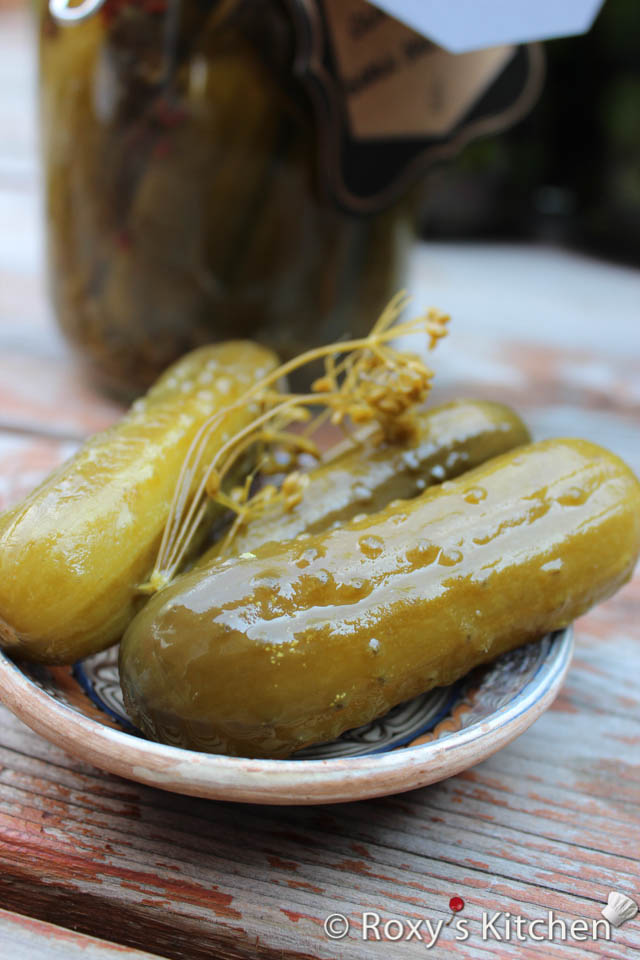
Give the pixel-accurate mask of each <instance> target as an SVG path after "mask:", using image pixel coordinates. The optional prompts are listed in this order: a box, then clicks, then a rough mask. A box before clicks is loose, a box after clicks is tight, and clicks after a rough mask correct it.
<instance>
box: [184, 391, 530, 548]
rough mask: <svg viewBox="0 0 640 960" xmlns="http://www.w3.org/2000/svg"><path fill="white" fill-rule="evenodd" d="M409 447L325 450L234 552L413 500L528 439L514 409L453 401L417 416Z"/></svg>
mask: <svg viewBox="0 0 640 960" xmlns="http://www.w3.org/2000/svg"><path fill="white" fill-rule="evenodd" d="M414 420H415V427H416V431H415V436H414V437H413V439H412V441H411V442H410V443H408V444H402V445H394V444H387V445H384V446H381V447H380V446H374V445H372V444H367V443H366V442H365V444H364V445H363V446H361V447H360V446H358V447H353V446H352V445H351V444H350V445H349V446H348V448H347V449H346V450H344V449H342V450H341V451H338V453H337V454H336V453H333V454H331V453H330V454H329V456H328V457H327V459H326V460H325V461H323V462H322V463H321V464H320V465H319V466H317V467H315V468H314V469H313V470H310V471H309V473H308V478H309V482H308V485H307V487H306V488H305V491H304V496H303V499H302V501H301V502H300V503H299V504H298V505H297V506H296V507H295V508H294V509H293V510H288V511H286V510H285V509H284V508H283V506H282V504H281V503H279V502H277V503H273V504H271V505H270V506H269V507H268V508H267V509H266V510H265V511H264V512H262V513H261V514H260V515H259V516H257V517H255V518H254V519H252V520H251V521H249V523H248V524H247V526H246V527H244V528H242V529H241V530H239V531H238V533H237V534H236V535H235V537H234V539H233V541H232V543H231V549H232V551H233V553H234V554H240V553H246V552H247V551H251V550H254V549H255V548H256V547H259V546H260V545H261V544H263V543H266V542H267V541H269V540H279V541H280V542H283V541H284V540H291V539H293V538H294V537H296V536H298V534H300V533H319V532H320V531H322V530H327V529H328V528H329V527H331V526H333V525H335V524H341V523H345V522H346V521H347V520H351V519H353V518H354V517H355V516H357V514H361V513H374V512H375V511H376V510H381V509H382V508H383V507H386V506H387V504H388V503H390V502H391V501H392V500H394V499H406V498H407V497H413V496H415V495H416V494H417V493H420V492H421V491H422V490H425V489H426V488H427V487H429V486H431V485H433V484H435V483H440V482H441V481H443V480H447V479H450V478H452V477H457V476H458V475H459V474H460V473H463V472H464V471H465V470H469V469H471V468H472V467H475V466H477V465H478V464H479V463H482V462H484V461H485V460H488V459H490V458H491V457H495V456H497V455H498V454H499V453H504V452H505V451H507V450H511V449H512V448H513V447H516V446H519V445H520V444H523V443H527V442H528V441H529V432H528V430H527V428H526V426H525V425H524V423H523V422H522V420H521V419H520V417H518V415H517V414H516V413H514V412H513V410H510V409H509V407H505V406H504V405H503V404H500V403H489V402H487V401H483V400H454V401H453V402H451V403H446V404H443V406H441V407H434V408H433V409H431V410H427V411H425V412H423V413H417V414H415V417H414ZM222 544H224V540H222V541H221V542H220V543H219V544H214V545H213V546H212V547H211V548H210V549H209V550H207V552H206V553H204V554H203V555H202V557H200V559H199V560H198V561H197V564H196V565H197V566H198V567H204V566H207V565H208V564H209V563H211V562H212V561H213V560H215V559H216V558H217V556H218V554H219V553H220V552H221V545H222Z"/></svg>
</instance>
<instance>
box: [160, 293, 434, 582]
mask: <svg viewBox="0 0 640 960" xmlns="http://www.w3.org/2000/svg"><path fill="white" fill-rule="evenodd" d="M407 303H408V297H407V295H406V294H405V293H400V294H398V295H397V296H396V297H394V298H393V300H392V301H391V302H390V303H389V305H388V306H387V308H386V309H385V310H384V312H383V313H382V315H381V316H380V318H379V319H378V321H377V323H376V324H375V326H374V327H373V329H372V330H371V333H370V334H369V335H368V336H367V337H364V338H360V339H357V340H347V341H344V342H338V343H332V344H329V345H327V346H324V347H318V348H316V349H314V350H309V351H307V352H306V353H303V354H301V355H300V356H299V357H296V358H295V359H293V360H290V361H289V362H288V363H285V364H283V365H282V366H280V367H279V368H278V369H277V370H275V371H273V372H272V373H270V374H269V375H268V376H266V377H265V378H264V379H263V380H261V381H260V382H259V383H257V384H255V385H254V386H253V387H252V388H251V389H250V390H248V391H247V393H246V394H244V396H242V397H241V398H240V399H239V400H237V401H236V402H235V403H234V404H232V405H231V406H230V407H227V408H225V409H224V410H221V411H219V412H218V413H216V414H214V415H213V416H212V417H210V418H209V420H208V421H207V422H206V423H205V424H203V426H202V427H201V428H200V430H199V431H198V433H197V434H196V436H195V438H194V440H193V442H192V444H191V447H190V449H189V451H188V453H187V456H186V458H185V462H184V464H183V467H182V471H181V473H180V477H179V479H178V483H177V486H176V491H175V494H174V497H173V502H172V505H171V511H170V514H169V520H168V522H167V525H166V527H165V531H164V535H163V538H162V543H161V545H160V550H159V552H158V557H157V560H156V564H155V567H154V570H153V573H152V574H151V577H150V578H149V580H148V582H147V583H146V584H144V585H143V586H142V587H141V590H143V591H144V592H148V593H153V592H155V591H157V590H159V589H161V588H162V587H163V586H165V585H166V584H168V583H169V582H170V581H171V580H172V578H173V577H174V576H175V574H176V572H177V570H178V569H179V568H180V565H181V563H182V561H183V559H184V556H185V554H186V553H187V551H188V549H189V547H190V545H191V543H192V541H193V538H194V537H195V535H196V533H197V530H198V527H199V526H200V524H201V522H202V520H203V517H204V514H205V511H206V508H207V503H208V501H209V499H213V500H215V501H216V502H217V503H220V504H221V505H222V506H224V507H226V508H228V509H229V510H231V511H233V513H234V514H235V520H234V522H233V524H232V525H231V528H230V530H229V532H228V534H227V545H228V544H229V543H230V542H231V540H232V539H233V537H234V536H235V533H236V532H237V530H238V529H239V527H240V526H241V525H243V524H245V523H246V522H247V521H248V519H249V518H251V519H255V518H256V517H259V515H260V514H261V513H262V512H263V511H264V510H265V509H266V507H267V506H269V505H271V504H273V502H274V501H275V500H280V501H281V503H282V506H283V509H285V510H292V509H295V507H296V506H297V505H298V503H300V501H301V500H302V497H303V496H304V489H305V486H306V484H307V482H308V478H307V477H306V476H305V474H304V473H302V472H300V471H299V470H297V469H295V468H294V469H290V472H289V473H288V474H287V476H286V477H285V479H284V481H283V483H282V484H281V486H280V487H279V488H278V487H277V486H276V485H274V484H267V485H266V486H263V487H262V489H261V490H259V491H258V492H257V493H256V494H253V495H252V481H253V475H250V476H249V477H247V478H246V479H245V482H244V483H243V484H242V485H240V486H231V488H229V482H228V481H229V475H230V473H231V472H232V470H233V467H234V466H235V465H236V464H237V463H238V461H239V459H240V458H241V457H242V456H243V454H245V453H246V452H247V451H248V450H249V448H253V447H255V445H256V444H259V445H260V446H261V447H262V448H263V449H264V450H265V451H266V452H267V453H266V454H265V456H268V454H269V452H273V451H274V450H275V449H277V450H278V451H280V452H282V451H286V452H287V454H288V464H289V466H290V467H291V466H295V464H296V462H297V458H298V456H299V455H300V454H303V453H304V454H310V455H311V456H313V457H315V458H319V457H320V451H319V449H318V448H317V446H316V443H315V441H314V439H313V436H314V434H315V433H317V430H318V429H319V427H320V426H321V425H322V424H324V423H326V422H327V421H329V422H331V423H332V424H334V425H337V426H338V427H340V428H341V429H342V430H343V431H344V432H345V434H346V436H347V437H349V438H350V439H351V440H352V442H354V443H357V442H359V441H358V438H357V437H356V435H355V434H354V433H353V432H352V430H351V427H350V424H355V425H357V426H360V425H363V424H369V425H371V427H372V430H371V431H370V432H369V439H370V440H371V442H375V443H381V442H383V441H387V442H399V441H401V440H406V439H408V438H409V437H410V436H411V434H412V433H413V430H414V422H413V416H412V411H413V410H414V408H415V407H416V406H419V405H421V404H423V403H424V401H425V400H426V398H427V396H428V394H429V392H430V390H431V384H432V380H433V376H434V373H433V370H431V368H430V367H428V366H427V365H426V364H425V363H424V362H423V360H421V359H420V357H419V356H417V355H415V354H412V353H409V352H407V351H405V350H401V349H399V348H398V347H394V346H393V345H392V341H394V340H397V339H398V338H399V337H406V336H409V335H412V334H413V335H415V334H421V335H423V336H426V337H427V341H428V342H427V345H428V348H429V349H433V347H435V346H436V344H437V343H438V341H439V340H440V339H441V338H442V337H444V336H445V335H446V333H447V324H448V323H449V316H448V315H447V314H443V313H441V312H440V311H439V310H436V309H431V310H429V311H428V312H427V313H426V314H425V315H423V316H420V317H416V318H415V319H413V320H408V321H404V322H399V319H398V318H399V317H400V315H401V313H402V312H403V310H404V309H405V308H406V306H407ZM319 358H320V359H323V360H324V365H325V372H324V375H323V376H322V377H320V378H319V379H317V380H316V381H315V382H314V383H313V384H312V387H311V392H310V393H308V394H284V395H283V394H282V393H280V392H279V391H278V389H277V385H278V383H279V381H281V380H282V379H283V378H284V377H286V376H287V375H288V374H289V373H291V371H292V370H296V369H298V368H300V367H303V366H305V365H306V364H308V363H311V362H312V361H316V360H318V359H319ZM250 403H251V404H254V405H256V404H257V405H258V406H259V408H260V410H261V412H260V414H259V415H258V416H257V417H256V418H255V419H254V420H253V421H252V423H250V424H249V425H248V426H246V427H244V428H243V429H241V430H239V431H238V432H237V433H236V434H234V436H232V437H231V438H230V439H229V440H228V441H227V442H226V443H225V444H224V445H223V446H222V447H221V448H220V449H219V450H218V452H217V453H216V455H215V456H214V457H213V459H212V461H211V462H210V463H209V464H208V466H207V469H206V470H205V472H204V476H203V477H202V479H201V481H200V483H199V484H198V486H197V488H196V490H195V493H194V494H193V496H191V491H192V489H193V485H194V478H195V476H196V475H198V474H199V473H200V469H201V467H202V461H203V458H204V456H205V452H206V447H207V441H208V439H209V437H210V436H211V434H212V433H213V432H214V431H215V430H217V429H218V428H219V427H220V426H221V424H222V423H223V422H224V419H225V418H226V417H228V416H229V415H230V414H231V413H232V412H233V411H234V410H237V409H239V408H242V407H245V406H246V405H247V404H250ZM296 423H301V424H303V428H302V429H301V430H291V429H290V428H291V427H292V425H294V424H296Z"/></svg>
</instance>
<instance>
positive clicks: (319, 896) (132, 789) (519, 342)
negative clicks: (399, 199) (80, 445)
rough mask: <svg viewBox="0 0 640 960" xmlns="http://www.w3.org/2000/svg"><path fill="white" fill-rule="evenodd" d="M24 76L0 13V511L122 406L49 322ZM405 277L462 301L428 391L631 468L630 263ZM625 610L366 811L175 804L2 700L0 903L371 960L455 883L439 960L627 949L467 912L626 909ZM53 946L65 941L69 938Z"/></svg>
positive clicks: (157, 947)
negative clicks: (527, 932) (392, 930)
mask: <svg viewBox="0 0 640 960" xmlns="http://www.w3.org/2000/svg"><path fill="white" fill-rule="evenodd" d="M33 87H34V84H33V49H32V47H31V46H30V32H29V27H28V24H27V18H26V16H25V14H24V13H20V12H4V13H2V14H1V15H0V506H6V505H8V504H9V503H12V502H15V501H16V500H17V499H19V498H20V497H21V496H23V495H24V493H26V492H27V490H28V489H30V488H31V487H32V486H33V485H35V484H36V483H37V482H38V481H39V480H40V479H41V478H42V477H43V476H44V475H45V474H46V473H47V472H48V471H49V470H50V469H51V468H52V467H54V466H56V465H57V464H58V463H60V462H61V460H62V459H64V458H65V457H66V456H68V455H69V454H70V453H71V452H72V451H73V449H75V445H76V444H77V442H78V441H79V439H81V438H82V437H83V436H85V435H86V434H87V433H89V432H91V431H93V430H95V429H99V428H100V427H102V426H105V425H107V424H108V423H110V422H112V420H113V418H114V417H115V416H116V415H117V413H118V408H117V407H116V406H114V405H113V404H110V403H109V402H108V401H106V400H105V399H104V398H102V397H100V396H98V395H97V394H96V393H95V392H94V391H93V389H92V388H91V386H90V385H89V384H88V383H87V382H86V381H85V380H84V379H83V377H82V375H81V373H80V371H79V368H78V366H77V364H76V362H75V360H74V358H73V357H72V356H71V355H70V353H69V352H68V350H67V349H66V347H65V346H64V344H63V342H62V340H61V338H60V337H59V335H58V334H57V333H56V331H55V329H54V327H53V326H52V324H51V317H50V312H49V308H48V306H47V302H46V292H45V290H46V284H45V282H44V279H43V267H42V249H43V244H42V233H41V226H40V214H39V210H40V208H39V201H38V174H37V164H36V162H35V143H36V137H35V124H34V111H33V96H34V91H33ZM411 286H412V289H413V290H414V291H415V292H416V301H417V304H418V305H419V306H420V307H422V306H423V305H428V304H429V303H432V302H434V303H437V305H438V306H441V307H443V308H446V309H450V310H451V312H452V314H453V316H454V320H453V324H452V333H451V336H450V338H449V341H448V342H447V343H445V344H444V345H443V346H442V348H441V349H439V350H438V353H437V354H436V355H435V356H434V364H435V366H436V369H437V381H436V389H435V391H434V402H439V401H443V400H445V399H447V398H449V397H452V396H457V395H462V394H463V395H466V396H473V395H476V396H482V397H489V398H496V399H501V400H504V401H506V402H510V403H512V404H513V405H514V406H515V407H516V408H517V409H518V410H519V411H520V412H521V413H522V414H523V415H524V416H525V417H526V418H527V419H528V420H529V422H530V423H531V424H532V426H533V429H534V432H535V434H536V436H544V435H551V434H555V435H558V434H577V435H584V436H587V437H589V438H591V439H594V440H596V441H599V442H602V443H604V444H605V445H606V446H609V447H611V448H612V449H614V450H615V451H616V452H618V453H620V454H621V455H622V456H624V457H625V458H626V459H627V460H628V461H629V462H630V463H631V464H632V465H633V466H634V468H635V469H636V470H638V471H640V444H638V428H639V426H640V388H639V384H640V376H639V374H640V359H639V358H640V325H639V324H638V319H639V317H638V304H639V303H640V273H639V272H638V271H632V270H629V269H626V268H618V267H612V266H608V265H605V264H601V263H597V262H595V261H591V260H589V259H587V258H584V257H580V256H577V255H574V254H571V253H566V252H562V251H555V250H545V249H543V248H517V249H516V248H501V247H480V246H477V245H474V246H465V247H452V246H448V245H440V244H433V245H429V246H428V247H423V248H421V249H420V250H419V251H418V252H417V253H416V257H415V262H414V264H413V275H412V283H411ZM639 621H640V577H636V578H635V579H634V580H633V581H632V583H631V584H629V585H628V586H627V587H626V588H625V589H624V590H622V591H621V592H620V593H619V594H618V595H617V596H616V597H615V598H614V599H612V600H610V601H609V602H608V603H606V604H604V605H603V606H601V607H599V608H598V609H596V610H594V611H593V612H592V613H590V614H589V615H588V616H587V617H585V618H583V619H582V620H581V621H580V622H579V623H578V625H577V630H576V635H577V654H576V658H575V662H574V665H573V667H572V669H571V671H570V674H569V679H568V681H567V683H566V685H565V688H564V690H563V692H562V694H561V696H560V697H559V698H558V700H557V701H556V702H555V704H554V706H553V707H552V709H551V710H549V711H548V713H547V714H545V715H544V716H543V717H542V718H541V719H540V720H539V721H538V722H537V723H536V724H535V725H534V726H533V727H532V728H531V729H530V730H529V731H528V732H527V733H526V734H524V735H523V736H522V737H520V738H519V739H518V740H517V741H516V742H515V743H513V744H512V745H510V746H509V747H508V748H506V749H504V750H502V751H501V752H500V753H498V754H496V755H495V756H494V757H492V758H491V759H489V760H487V761H485V762H484V763H482V764H480V765H479V766H477V767H475V768H474V769H472V770H469V771H467V772H466V773H464V774H462V775H460V776H457V777H455V778H453V779H451V780H448V781H446V782H444V783H441V784H438V785H435V786H432V787H429V788H425V789H422V790H418V791H414V792H412V793H409V794H405V795H402V796H399V797H392V798H387V799H382V800H376V801H370V802H366V803H358V804H348V805H343V806H333V807H320V808H315V809H304V808H281V809H278V808H268V809H267V808H261V807H258V806H238V805H233V804H228V803H214V802H210V801H204V800H194V799H189V798H186V797H180V796H176V795H172V794H169V793H165V792H162V791H158V790H154V789H151V788H147V787H144V786H141V785H139V784H135V783H129V782H126V781H124V780H121V779H119V778H117V777H113V776H109V775H107V774H104V773H102V772H101V771H99V770H97V769H95V768H93V767H90V766H88V765H85V764H82V763H80V762H78V761H76V760H74V759H72V758H71V757H69V756H68V755H66V754H65V753H64V752H63V751H62V750H60V749H58V748H57V747H54V746H52V745H50V744H49V743H47V742H46V741H44V740H43V739H41V738H39V737H38V736H36V735H35V734H34V733H32V732H31V731H30V730H28V729H27V728H26V727H24V726H23V725H22V724H21V723H20V722H19V721H18V720H16V719H15V718H14V717H13V716H12V715H11V714H10V713H9V712H8V711H6V710H5V709H3V708H0V724H1V725H0V894H1V897H2V903H3V905H4V906H5V907H7V908H9V909H12V910H17V911H18V912H19V913H22V914H28V915H29V916H31V917H34V918H39V919H40V920H43V921H47V922H50V923H54V924H58V925H62V926H63V927H66V928H68V929H73V930H77V931H81V932H83V933H85V934H90V935H93V936H98V937H102V938H105V939H107V940H111V941H117V942H119V943H120V944H125V945H127V946H129V947H130V948H139V949H142V950H147V951H151V952H153V953H156V954H161V955H163V956H166V957H168V958H180V960H204V958H207V960H210V958H211V957H221V958H230V960H231V958H234V960H238V958H254V957H257V958H269V960H272V958H273V960H276V958H277V960H282V958H283V957H287V958H290V957H292V958H293V957H314V958H334V957H335V958H337V957H340V958H346V960H351V958H353V960H361V958H366V960H369V958H371V957H377V956H380V957H388V956H393V957H394V958H395V957H407V958H412V957H422V956H424V955H425V944H424V943H420V942H417V941H415V940H414V941H411V942H404V943H396V944H393V945H391V944H382V943H381V944H375V943H371V942H363V940H362V939H361V936H360V932H361V928H360V924H361V920H360V918H361V914H362V911H363V910H375V911H378V912H379V913H380V914H381V916H382V918H383V919H390V918H392V917H397V918H401V919H408V918H411V919H419V918H425V919H429V920H431V921H437V920H444V919H447V918H448V916H449V910H448V902H449V898H450V897H451V896H452V895H453V894H457V895H460V896H462V897H463V899H464V900H465V908H464V911H463V914H462V916H463V917H465V918H467V919H468V920H469V930H470V938H469V940H468V941H467V942H465V943H461V942H456V941H455V940H454V930H453V927H446V928H444V932H443V934H442V936H441V939H440V941H439V943H438V945H437V946H436V947H434V948H433V949H431V950H430V951H429V952H428V954H427V955H431V956H434V957H438V958H440V960H445V958H447V960H448V958H450V957H452V958H468V960H476V958H477V960H493V958H498V960H503V958H525V960H528V958H532V960H547V958H569V960H581V958H585V960H594V958H599V957H606V958H615V960H631V958H633V957H635V956H637V955H638V951H639V950H640V921H638V920H635V921H632V922H630V923H628V924H627V925H625V926H623V927H621V928H620V929H618V930H616V931H614V933H613V938H612V940H611V942H608V943H605V942H603V941H599V942H597V943H593V942H585V943H579V942H576V941H567V942H561V941H559V940H556V941H555V942H553V943H550V942H544V943H536V942H534V941H532V940H531V939H529V940H527V942H525V943H516V942H515V941H514V942H511V943H507V942H501V943H498V942H495V941H492V942H483V941H482V938H481V929H480V920H481V914H482V911H483V910H489V911H494V910H508V911H511V912H512V913H514V914H522V915H523V916H525V917H528V918H540V917H544V916H545V915H546V911H547V910H549V909H553V910H554V911H555V912H556V914H557V915H558V916H559V917H562V918H565V919H572V918H581V917H586V918H593V919H596V918H598V917H599V916H600V909H601V907H602V905H603V904H604V902H605V900H606V897H607V894H608V892H609V891H610V890H612V889H616V890H620V891H621V892H624V893H627V894H628V895H630V896H632V897H633V898H634V899H636V900H640V879H639V877H640V829H639V827H640V749H639V748H640V647H639V644H638V622H639ZM331 912H340V913H343V914H345V915H346V916H347V917H348V918H349V919H350V921H351V924H352V929H351V933H350V935H349V936H348V937H347V938H346V939H345V940H343V941H340V942H332V941H330V940H329V939H328V938H327V937H326V936H325V934H324V932H323V928H322V923H323V919H324V918H325V917H326V916H327V915H328V914H329V913H331ZM7 922H11V923H13V925H14V926H13V928H12V929H13V930H14V933H15V935H14V933H11V935H10V936H11V937H13V939H6V938H7V937H9V934H7V933H5V944H7V943H11V944H12V951H13V955H14V956H16V957H17V956H19V950H20V949H22V955H24V956H29V955H32V956H34V957H38V958H39V956H40V954H38V953H35V947H34V948H33V950H32V953H31V954H29V953H28V952H26V951H27V950H28V949H31V948H30V947H29V948H27V947H25V946H24V944H33V943H34V942H35V941H34V940H33V939H32V940H31V941H30V940H29V939H28V937H30V936H32V934H33V931H34V930H35V931H36V933H35V934H33V935H34V936H36V937H37V936H38V932H41V928H39V927H37V926H36V927H31V928H30V931H31V932H29V931H27V933H25V930H24V928H23V931H22V934H19V933H18V932H15V924H16V922H18V923H21V922H22V921H15V920H12V921H7ZM1 930H2V917H1V915H0V931H1ZM20 936H22V938H23V939H22V940H20V939H19V937H20ZM73 936H74V935H72V936H71V939H70V940H69V941H68V942H69V944H72V943H75V942H76V941H74V940H73ZM1 942H2V941H1V940H0V943H1ZM41 942H42V941H41ZM78 942H79V941H78ZM44 943H45V944H46V938H45V941H44ZM19 945H21V946H19ZM94 946H95V945H94ZM38 949H40V947H38ZM71 949H72V948H71V946H70V947H69V951H68V953H67V955H68V956H72V952H71ZM95 949H98V948H95ZM100 949H103V950H104V949H107V948H102V947H101V948H100ZM109 949H111V948H109ZM56 950H57V951H58V952H55V951H56ZM5 952H6V951H5ZM87 952H88V955H89V956H95V957H96V958H97V957H100V958H101V957H102V955H103V954H100V953H95V950H94V953H91V951H90V949H89V947H87ZM112 953H113V950H112ZM7 955H9V954H7ZM41 955H42V957H46V958H47V960H50V958H57V957H58V956H60V955H61V954H60V949H59V945H58V944H56V943H53V944H52V943H49V944H48V945H47V946H43V947H42V948H41ZM106 955H107V956H108V955H110V954H109V953H107V954H106ZM116 955H117V954H116ZM126 955H127V954H126V953H125V954H124V956H126Z"/></svg>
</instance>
